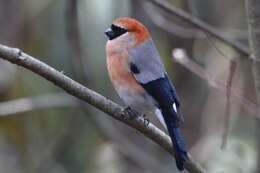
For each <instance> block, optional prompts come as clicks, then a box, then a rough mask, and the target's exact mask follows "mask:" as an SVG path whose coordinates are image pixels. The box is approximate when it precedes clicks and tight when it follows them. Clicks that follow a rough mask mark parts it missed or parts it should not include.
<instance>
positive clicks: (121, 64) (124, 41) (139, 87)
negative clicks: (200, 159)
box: [105, 17, 188, 170]
mask: <svg viewBox="0 0 260 173" xmlns="http://www.w3.org/2000/svg"><path fill="white" fill-rule="evenodd" d="M105 34H106V35H107V36H108V38H109V40H108V41H107V44H106V55H107V57H106V60H107V68H108V72H109V76H110V79H111V81H112V83H113V86H114V87H115V90H116V91H117V93H118V95H119V96H120V98H121V99H122V100H123V101H124V102H125V104H126V105H127V106H129V107H131V108H133V109H136V110H138V111H140V112H141V113H143V114H146V113H149V112H153V113H154V114H155V115H156V116H157V117H158V118H159V120H160V122H161V123H162V124H163V125H164V127H166V129H167V130H168V132H169V135H170V137H171V140H172V143H173V148H174V150H175V151H176V165H177V168H178V169H179V170H183V169H184V162H185V161H186V160H187V158H188V156H187V155H188V154H187V148H186V145H185V142H184V139H183V137H182V135H181V131H180V128H179V122H180V120H181V119H182V118H181V116H180V114H179V113H178V111H179V106H180V102H179V99H178V96H177V94H176V91H175V88H174V86H173V84H172V83H171V81H170V80H169V77H168V75H167V73H166V71H165V68H164V65H163V63H162V62H161V60H160V56H159V54H158V51H157V49H156V47H155V45H154V42H153V40H152V38H151V37H150V34H149V31H148V30H147V28H146V27H145V26H144V25H143V24H142V23H140V22H139V21H137V20H135V19H133V18H129V17H123V18H118V19H116V20H114V21H113V23H112V25H111V27H109V28H108V29H107V30H106V31H105Z"/></svg>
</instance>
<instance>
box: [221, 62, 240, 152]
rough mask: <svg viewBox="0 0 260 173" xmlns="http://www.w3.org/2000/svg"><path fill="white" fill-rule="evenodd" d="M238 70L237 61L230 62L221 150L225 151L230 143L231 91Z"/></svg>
mask: <svg viewBox="0 0 260 173" xmlns="http://www.w3.org/2000/svg"><path fill="white" fill-rule="evenodd" d="M236 68H237V62H236V61H235V60H231V61H230V65H229V76H228V80H227V84H226V105H225V119H226V121H225V122H224V123H225V126H224V132H223V138H222V144H221V148H222V149H224V148H225V147H226V145H227V141H228V134H229V132H230V129H231V123H232V122H231V120H232V116H231V100H230V95H231V90H232V81H233V78H234V75H235V71H236Z"/></svg>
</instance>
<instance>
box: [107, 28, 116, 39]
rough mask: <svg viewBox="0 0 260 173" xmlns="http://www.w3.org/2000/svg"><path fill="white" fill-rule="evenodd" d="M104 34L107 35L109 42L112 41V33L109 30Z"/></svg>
mask: <svg viewBox="0 0 260 173" xmlns="http://www.w3.org/2000/svg"><path fill="white" fill-rule="evenodd" d="M105 34H106V35H107V37H108V39H109V40H112V39H113V38H114V31H113V30H112V29H111V28H107V29H106V31H105Z"/></svg>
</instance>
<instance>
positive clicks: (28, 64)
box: [0, 44, 205, 173]
mask: <svg viewBox="0 0 260 173" xmlns="http://www.w3.org/2000/svg"><path fill="white" fill-rule="evenodd" d="M0 58H2V59H5V60H7V61H10V62H12V63H14V64H17V65H20V66H23V67H24V68H26V69H28V70H30V71H32V72H34V73H36V74H38V75H40V76H42V77H44V78H45V79H47V80H48V81H50V82H52V83H54V84H55V85H56V86H58V87H60V88H62V89H63V90H65V91H66V92H68V93H69V94H71V95H73V96H75V97H77V98H79V99H81V100H83V101H85V102H87V103H89V104H91V105H92V106H94V107H96V108H97V109H99V110H101V111H103V112H105V113H107V114H108V115H110V116H111V117H113V118H115V119H117V120H119V121H121V122H123V123H125V124H127V125H129V126H131V127H132V128H134V129H136V130H138V131H140V132H141V133H143V134H144V135H145V136H146V137H148V138H150V139H151V140H153V141H154V142H155V143H157V144H158V145H160V146H161V147H162V148H164V149H165V150H166V151H167V152H168V153H170V154H171V155H173V156H175V153H174V151H173V149H172V144H171V141H170V138H169V137H168V136H167V135H166V134H165V133H164V132H162V131H161V130H160V129H158V128H157V127H156V126H155V125H153V124H152V123H149V124H148V125H147V123H146V122H145V120H144V119H143V118H142V117H141V116H140V114H139V113H137V112H136V113H134V112H128V111H124V109H123V108H122V107H121V106H119V105H118V104H116V103H114V102H113V101H111V100H109V99H107V98H105V97H104V96H102V95H100V94H98V93H96V92H94V91H92V90H90V89H88V88H86V87H84V86H83V85H81V84H80V83H78V82H76V81H74V80H72V79H70V78H69V77H67V76H65V75H64V74H63V73H62V72H59V71H57V70H56V69H54V68H52V67H50V66H48V65H47V64H45V63H43V62H41V61H39V60H37V59H35V58H33V57H32V56H30V55H28V54H26V53H23V52H22V51H21V50H19V49H16V48H11V47H7V46H4V45H1V44H0ZM185 168H186V169H187V170H188V171H189V172H191V173H202V172H205V171H204V170H203V169H202V168H201V166H200V165H199V164H198V163H197V162H195V161H194V160H193V159H192V157H191V156H190V155H189V160H188V161H187V162H186V163H185Z"/></svg>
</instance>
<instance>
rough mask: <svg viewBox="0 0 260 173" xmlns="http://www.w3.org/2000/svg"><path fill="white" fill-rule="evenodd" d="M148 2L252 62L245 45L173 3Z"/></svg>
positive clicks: (163, 0) (162, 1)
mask: <svg viewBox="0 0 260 173" xmlns="http://www.w3.org/2000/svg"><path fill="white" fill-rule="evenodd" d="M147 1H149V2H151V3H153V4H155V5H156V6H158V7H160V8H162V9H163V10H164V11H166V12H168V13H170V14H172V15H174V16H177V17H178V18H180V19H182V20H183V21H185V22H187V23H189V24H191V25H192V26H195V27H196V28H198V29H200V30H202V31H204V32H205V33H208V34H209V35H211V36H212V37H214V38H216V39H218V40H220V41H222V42H223V43H225V44H227V45H229V46H230V47H232V48H233V49H235V50H236V51H237V52H239V53H240V54H242V55H244V56H242V57H245V58H249V59H250V60H252V57H250V56H249V49H248V48H247V47H246V46H245V45H243V44H241V43H239V42H236V41H234V40H232V39H228V38H226V37H225V36H224V35H223V34H222V33H221V32H219V31H218V30H217V29H215V28H214V27H212V26H210V25H209V24H207V23H205V22H203V21H201V20H199V19H198V18H196V17H194V16H192V15H190V14H188V13H186V12H185V11H183V10H181V9H179V8H177V7H175V6H173V5H172V4H171V3H169V2H168V1H166V0H147Z"/></svg>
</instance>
